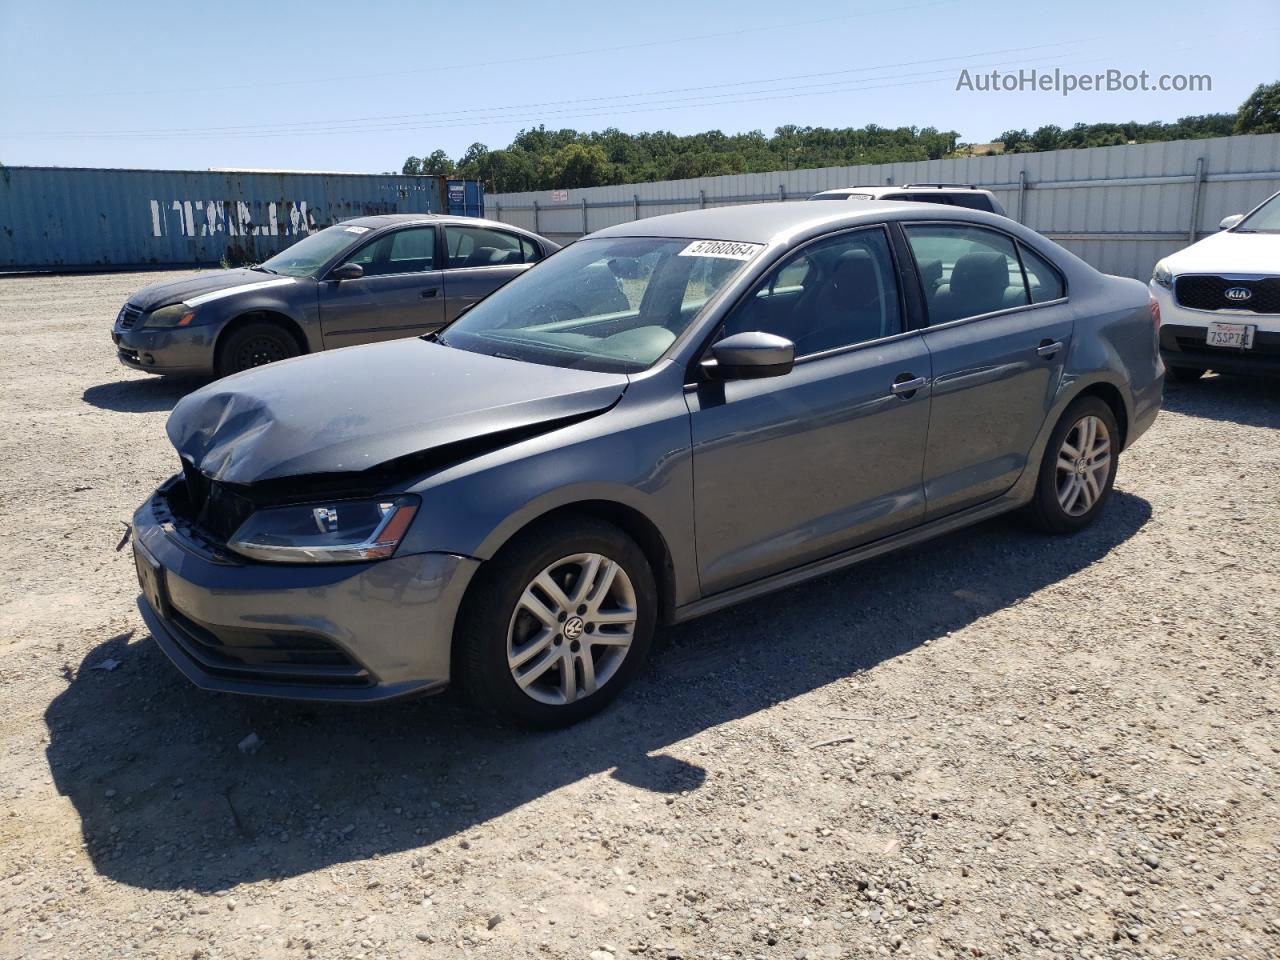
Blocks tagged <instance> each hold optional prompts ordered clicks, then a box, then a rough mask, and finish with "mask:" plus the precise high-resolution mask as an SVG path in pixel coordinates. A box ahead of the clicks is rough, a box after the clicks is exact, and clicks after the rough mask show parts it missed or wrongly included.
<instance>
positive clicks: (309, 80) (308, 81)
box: [28, 0, 956, 100]
mask: <svg viewBox="0 0 1280 960" xmlns="http://www.w3.org/2000/svg"><path fill="white" fill-rule="evenodd" d="M955 2H956V0H929V2H926V3H917V4H913V5H911V6H907V7H896V8H894V9H893V10H892V11H885V10H884V9H882V8H877V9H872V10H862V11H859V12H857V13H846V14H841V15H839V16H835V17H818V18H816V19H812V20H793V21H791V22H790V23H789V24H788V27H789V28H791V27H806V26H813V25H815V24H821V23H835V22H837V21H841V20H853V19H858V18H869V17H874V16H876V15H878V14H880V13H885V12H892V13H893V14H894V15H895V16H896V15H897V14H899V13H901V12H904V11H907V10H918V9H922V8H924V7H938V6H945V5H949V4H952V3H955ZM772 30H777V26H776V25H770V26H767V27H744V28H742V29H739V30H722V31H717V32H714V33H699V34H691V35H687V36H683V37H665V38H663V39H658V40H643V41H640V42H637V43H621V44H616V45H614V46H608V47H590V48H586V49H581V50H562V51H560V52H557V53H545V54H535V55H532V56H526V57H510V58H506V59H502V60H487V61H476V60H470V61H467V62H464V63H447V64H434V65H432V66H430V67H418V68H414V69H411V70H385V71H381V72H378V73H348V74H340V75H337V76H331V77H315V76H309V77H305V78H299V79H293V80H269V81H257V82H254V83H241V84H223V85H220V86H219V88H218V89H219V90H220V91H225V90H262V89H263V88H264V87H281V86H294V85H304V84H305V85H306V86H315V85H316V84H318V83H345V82H347V81H349V80H372V79H379V78H383V77H405V76H412V75H417V74H424V73H438V72H440V71H442V70H457V69H475V68H477V67H485V66H503V65H507V64H513V63H537V62H541V61H545V60H558V59H560V58H562V57H579V56H585V55H588V54H595V53H616V52H618V51H621V50H640V49H644V48H647V47H659V46H667V45H669V44H674V43H690V42H693V41H697V40H713V39H717V38H720V37H738V36H744V35H746V34H749V33H763V32H767V31H772ZM206 89H207V88H204V87H199V88H196V87H188V88H185V89H177V88H174V87H152V88H150V89H146V90H89V91H81V90H76V91H70V90H68V91H66V92H63V93H56V94H45V95H37V96H34V97H28V99H31V100H45V99H61V98H66V97H76V98H77V99H84V98H85V97H86V96H145V95H147V94H153V93H205V92H206Z"/></svg>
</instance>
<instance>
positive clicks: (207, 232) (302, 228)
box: [151, 200, 319, 237]
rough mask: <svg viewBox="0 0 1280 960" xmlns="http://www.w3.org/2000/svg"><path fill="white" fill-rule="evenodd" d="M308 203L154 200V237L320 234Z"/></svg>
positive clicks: (303, 201)
mask: <svg viewBox="0 0 1280 960" xmlns="http://www.w3.org/2000/svg"><path fill="white" fill-rule="evenodd" d="M318 229H319V226H318V225H317V223H316V218H315V214H314V213H313V212H312V211H311V210H308V209H307V201H305V200H299V201H293V200H287V201H281V202H280V203H275V202H270V203H250V202H246V201H244V200H152V201H151V235H152V236H154V237H171V236H179V237H214V236H218V235H220V234H221V235H225V236H229V237H297V236H301V235H303V234H307V233H311V232H312V231H314V230H318Z"/></svg>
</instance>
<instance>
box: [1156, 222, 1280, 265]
mask: <svg viewBox="0 0 1280 960" xmlns="http://www.w3.org/2000/svg"><path fill="white" fill-rule="evenodd" d="M1165 263H1166V264H1167V265H1168V267H1169V269H1170V270H1172V271H1173V272H1174V273H1175V274H1180V273H1215V274H1233V273H1262V274H1271V275H1275V274H1277V273H1280V234H1275V233H1233V232H1231V231H1230V230H1223V231H1221V232H1219V233H1215V234H1213V235H1212V236H1208V237H1205V238H1204V239H1203V240H1201V241H1199V242H1198V243H1193V244H1192V245H1191V246H1189V247H1186V248H1185V249H1182V250H1179V251H1178V252H1177V253H1174V254H1170V255H1169V256H1167V257H1165Z"/></svg>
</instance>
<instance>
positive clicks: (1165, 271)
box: [1151, 260, 1173, 287]
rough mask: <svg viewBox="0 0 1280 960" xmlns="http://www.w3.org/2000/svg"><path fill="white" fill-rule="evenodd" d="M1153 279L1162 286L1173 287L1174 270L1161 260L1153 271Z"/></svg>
mask: <svg viewBox="0 0 1280 960" xmlns="http://www.w3.org/2000/svg"><path fill="white" fill-rule="evenodd" d="M1151 279H1152V280H1154V281H1155V282H1156V283H1158V284H1160V286H1162V287H1172V286H1173V271H1172V270H1170V269H1169V267H1168V266H1167V265H1166V264H1165V262H1164V261H1163V260H1161V261H1160V262H1159V263H1157V264H1156V268H1155V269H1154V270H1152V271H1151Z"/></svg>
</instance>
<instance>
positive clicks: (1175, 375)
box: [1164, 366, 1208, 383]
mask: <svg viewBox="0 0 1280 960" xmlns="http://www.w3.org/2000/svg"><path fill="white" fill-rule="evenodd" d="M1164 373H1165V376H1166V377H1168V378H1169V379H1170V380H1172V381H1173V382H1174V383H1195V382H1196V381H1197V380H1199V379H1200V378H1201V377H1203V376H1204V375H1205V374H1206V373H1208V371H1207V370H1205V369H1204V368H1203V367H1168V366H1166V367H1165V368H1164Z"/></svg>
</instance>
